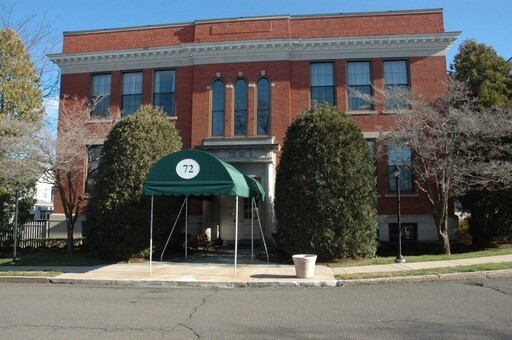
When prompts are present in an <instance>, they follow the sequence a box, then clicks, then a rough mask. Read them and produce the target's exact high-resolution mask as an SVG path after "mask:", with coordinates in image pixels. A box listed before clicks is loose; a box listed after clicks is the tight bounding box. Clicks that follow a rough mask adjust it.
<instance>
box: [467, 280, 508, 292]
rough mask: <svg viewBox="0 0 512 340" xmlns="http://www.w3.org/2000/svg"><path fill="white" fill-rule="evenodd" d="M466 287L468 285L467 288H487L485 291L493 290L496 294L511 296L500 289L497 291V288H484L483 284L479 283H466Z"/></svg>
mask: <svg viewBox="0 0 512 340" xmlns="http://www.w3.org/2000/svg"><path fill="white" fill-rule="evenodd" d="M466 285H468V286H474V287H481V288H487V289H491V290H494V291H495V292H498V293H501V294H505V295H512V294H510V293H509V292H506V291H503V290H501V289H499V288H496V287H492V286H486V285H485V284H483V283H480V282H471V283H466Z"/></svg>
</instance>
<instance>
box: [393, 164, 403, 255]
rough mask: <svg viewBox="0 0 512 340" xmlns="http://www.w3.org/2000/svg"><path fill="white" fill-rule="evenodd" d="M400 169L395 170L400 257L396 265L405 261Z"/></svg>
mask: <svg viewBox="0 0 512 340" xmlns="http://www.w3.org/2000/svg"><path fill="white" fill-rule="evenodd" d="M399 182H400V169H399V168H398V167H396V169H395V185H396V210H397V214H396V220H397V225H398V256H397V257H396V259H395V262H396V263H404V262H405V259H404V257H403V256H402V222H401V221H400V183H399Z"/></svg>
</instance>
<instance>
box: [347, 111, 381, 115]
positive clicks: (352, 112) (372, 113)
mask: <svg viewBox="0 0 512 340" xmlns="http://www.w3.org/2000/svg"><path fill="white" fill-rule="evenodd" d="M347 113H348V114H349V115H376V114H378V112H377V111H373V110H348V111H347Z"/></svg>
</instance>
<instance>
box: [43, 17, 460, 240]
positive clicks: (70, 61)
mask: <svg viewBox="0 0 512 340" xmlns="http://www.w3.org/2000/svg"><path fill="white" fill-rule="evenodd" d="M459 33H460V32H445V31H444V27H443V12H442V10H441V9H428V10H412V11H389V12H371V13H353V14H326V15H300V16H290V15H283V16H268V17H253V18H237V19H217V20H199V21H195V22H191V23H179V24H169V25H157V26H144V27H128V28H117V29H102V30H92V31H78V32H65V33H64V42H63V50H62V53H60V54H54V55H51V56H50V58H51V60H52V61H53V62H55V63H56V64H58V65H59V66H60V68H61V70H62V79H61V95H62V96H63V95H70V96H79V97H89V98H93V97H95V96H98V95H102V96H104V97H103V99H102V101H101V103H100V105H99V106H98V107H97V108H96V109H95V110H94V111H93V112H91V114H90V122H88V123H89V124H95V121H97V120H98V118H99V117H101V118H104V117H110V118H111V119H119V118H122V117H126V116H128V115H131V114H133V113H134V112H135V110H136V109H137V107H138V106H139V105H141V104H154V105H159V106H162V107H163V108H164V110H165V111H166V112H167V114H168V116H169V119H170V120H171V121H172V122H173V123H174V124H175V126H176V127H177V128H178V130H179V132H180V134H181V137H182V138H183V144H184V148H198V149H202V150H206V151H208V152H211V153H213V154H215V155H216V156H217V157H219V158H220V159H222V160H224V161H227V162H229V163H231V164H233V165H235V166H236V167H237V168H239V169H240V170H242V171H243V172H244V173H245V174H247V175H249V176H251V177H254V178H256V179H257V180H259V181H260V182H261V183H262V185H263V187H264V188H265V190H266V192H267V194H268V197H269V198H270V199H269V200H268V201H267V202H265V203H264V204H262V206H260V212H261V215H262V216H263V220H264V226H263V227H264V230H265V235H266V236H270V235H271V233H272V231H273V230H274V228H275V223H276V221H275V217H274V215H273V213H272V198H273V193H274V181H275V169H276V165H277V163H278V162H279V153H280V151H279V149H280V146H281V145H282V144H283V138H284V136H285V132H286V129H287V127H288V126H289V125H290V123H291V121H292V120H293V118H294V116H295V115H296V114H297V113H298V112H299V111H301V110H302V109H306V108H309V107H310V106H311V105H312V103H314V102H329V103H332V104H333V105H336V106H337V107H338V108H339V109H341V110H343V111H347V112H349V113H350V114H351V115H352V117H353V118H354V119H355V120H356V121H357V123H358V125H359V126H360V128H361V130H362V131H363V134H364V136H365V138H367V140H368V145H369V147H370V148H372V150H373V148H374V144H375V139H376V138H377V137H378V136H379V134H380V133H383V132H384V133H385V132H386V131H390V130H391V129H392V126H393V110H392V107H384V105H382V104H375V105H374V106H371V105H368V104H367V103H365V102H364V101H362V100H361V99H359V98H357V97H355V96H354V95H353V94H352V93H351V92H350V89H357V90H359V91H361V92H364V93H369V94H372V91H373V89H374V88H376V89H385V88H386V87H387V86H406V87H409V88H410V89H411V90H412V91H413V93H421V94H422V95H427V96H431V97H433V98H435V97H436V96H438V95H439V94H441V93H442V92H443V91H444V89H445V87H444V83H443V82H444V80H445V79H446V57H445V53H446V51H447V49H448V48H449V47H450V46H451V45H452V44H453V43H454V41H455V40H456V39H457V37H458V35H459ZM84 143H87V144H90V145H92V144H98V147H100V146H101V141H97V140H95V141H84ZM98 147H92V148H91V149H90V150H91V153H92V154H95V153H98V150H99V148H98ZM399 156H400V157H399ZM401 157H405V158H410V157H412V155H411V154H410V150H408V149H407V148H405V147H390V148H389V150H388V157H387V159H379V160H376V164H377V177H378V212H379V225H380V231H379V237H380V239H381V240H382V241H388V240H390V239H393V238H394V237H396V233H397V229H396V225H395V224H394V222H395V221H396V198H395V189H396V188H395V187H394V186H395V184H394V179H393V175H392V171H391V173H390V171H389V169H392V168H393V167H394V166H396V165H399V164H398V163H399V162H400V161H399V159H402V158H401ZM86 165H87V164H86V160H85V161H84V166H86ZM403 178H404V180H403V181H402V182H401V184H400V186H401V190H402V192H403V195H402V196H403V199H402V215H403V217H402V220H403V222H404V224H405V237H406V238H411V239H415V240H420V241H425V240H436V239H437V235H436V230H435V226H434V222H433V219H432V217H431V215H430V209H429V207H428V205H427V202H426V201H425V198H424V197H423V196H422V194H421V193H419V192H416V191H415V188H414V184H413V179H412V176H411V174H410V173H409V174H408V173H407V171H404V174H403ZM84 187H85V184H84ZM234 202H235V201H234V198H232V197H217V198H215V199H213V200H212V201H204V202H202V203H201V202H199V203H197V204H196V205H195V206H193V207H192V208H191V212H190V213H191V216H192V217H193V221H192V224H195V226H196V229H197V230H200V229H204V228H208V227H211V228H212V230H213V231H214V233H215V231H216V230H217V229H218V230H219V232H220V236H221V237H222V238H223V239H225V240H233V238H234V222H233V216H232V212H233V211H234V209H233V208H234V204H235V203H234ZM240 204H241V205H243V206H241V207H240V208H241V209H240V211H241V214H242V216H241V219H242V220H243V221H245V222H244V223H245V226H247V225H249V224H250V223H249V220H248V216H249V214H248V207H249V205H248V204H247V202H245V204H244V202H243V201H242V202H241V203H240ZM52 219H53V221H54V223H57V222H58V221H62V220H63V214H62V208H61V207H60V206H59V203H58V200H56V202H55V214H54V215H52ZM454 222H455V220H453V219H452V223H454ZM217 226H218V227H217ZM249 230H250V229H249V228H242V232H241V233H240V234H241V236H240V237H241V238H242V239H248V238H249V237H250V234H248V232H249Z"/></svg>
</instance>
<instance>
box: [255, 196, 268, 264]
mask: <svg viewBox="0 0 512 340" xmlns="http://www.w3.org/2000/svg"><path fill="white" fill-rule="evenodd" d="M252 201H253V203H254V204H255V205H256V202H255V200H254V198H253V199H252ZM254 210H255V211H256V216H257V217H258V224H259V226H260V233H261V240H262V241H263V246H264V247H265V254H266V255H267V263H268V262H270V260H269V257H268V250H267V242H265V235H263V228H262V227H261V220H260V214H259V212H258V209H254Z"/></svg>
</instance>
